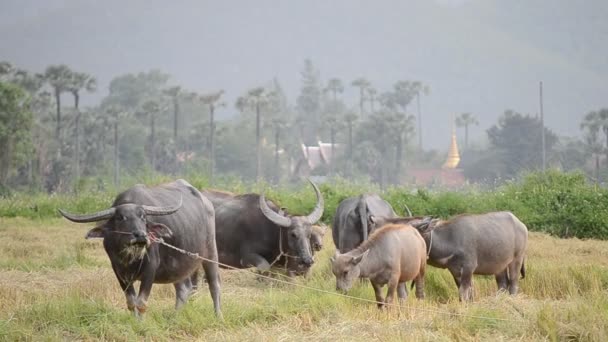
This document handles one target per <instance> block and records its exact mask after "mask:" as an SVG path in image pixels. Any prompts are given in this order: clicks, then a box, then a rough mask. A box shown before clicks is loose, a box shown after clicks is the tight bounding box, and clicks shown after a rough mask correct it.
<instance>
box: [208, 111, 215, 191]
mask: <svg viewBox="0 0 608 342" xmlns="http://www.w3.org/2000/svg"><path fill="white" fill-rule="evenodd" d="M214 112H215V106H214V105H213V104H211V105H210V106H209V184H212V182H213V169H214V168H215V141H214V135H215V117H214V116H215V115H214Z"/></svg>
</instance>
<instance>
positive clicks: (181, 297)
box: [173, 278, 192, 310]
mask: <svg viewBox="0 0 608 342" xmlns="http://www.w3.org/2000/svg"><path fill="white" fill-rule="evenodd" d="M173 286H174V287H175V309H176V310H177V309H179V308H181V307H182V305H184V303H186V301H187V300H188V296H190V291H191V290H192V282H191V281H190V278H186V279H184V280H182V281H180V282H177V283H174V284H173Z"/></svg>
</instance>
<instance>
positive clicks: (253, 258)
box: [241, 253, 270, 271]
mask: <svg viewBox="0 0 608 342" xmlns="http://www.w3.org/2000/svg"><path fill="white" fill-rule="evenodd" d="M241 266H243V267H251V266H253V267H255V268H257V269H258V270H260V271H269V270H270V264H269V263H268V261H267V260H266V259H264V257H262V256H261V255H259V254H255V253H250V254H246V255H245V256H243V258H242V259H241Z"/></svg>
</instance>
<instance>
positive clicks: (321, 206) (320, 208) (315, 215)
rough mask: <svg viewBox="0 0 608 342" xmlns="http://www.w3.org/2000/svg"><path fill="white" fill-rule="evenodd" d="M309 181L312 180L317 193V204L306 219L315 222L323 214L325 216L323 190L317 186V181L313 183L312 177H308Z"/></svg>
mask: <svg viewBox="0 0 608 342" xmlns="http://www.w3.org/2000/svg"><path fill="white" fill-rule="evenodd" d="M308 181H309V182H310V184H311V185H312V187H313V188H314V189H315V193H316V194H317V205H316V206H315V208H314V209H313V210H312V213H310V214H309V215H308V216H306V217H305V220H306V221H307V222H308V223H310V224H315V223H316V222H317V221H319V219H320V218H321V216H323V209H324V202H323V195H321V191H319V188H317V186H316V185H315V183H313V182H312V181H311V180H310V178H309V179H308Z"/></svg>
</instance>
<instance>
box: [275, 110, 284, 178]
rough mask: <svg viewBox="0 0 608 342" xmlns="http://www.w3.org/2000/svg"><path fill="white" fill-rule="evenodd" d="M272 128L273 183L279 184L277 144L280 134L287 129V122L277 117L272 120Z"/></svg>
mask: <svg viewBox="0 0 608 342" xmlns="http://www.w3.org/2000/svg"><path fill="white" fill-rule="evenodd" d="M272 124H273V126H274V170H275V176H274V177H275V183H277V184H278V183H279V181H280V180H281V169H280V167H279V146H280V145H279V142H280V139H281V132H282V131H283V130H284V129H286V128H287V121H286V120H285V119H284V118H281V117H277V118H275V119H274V120H272Z"/></svg>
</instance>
